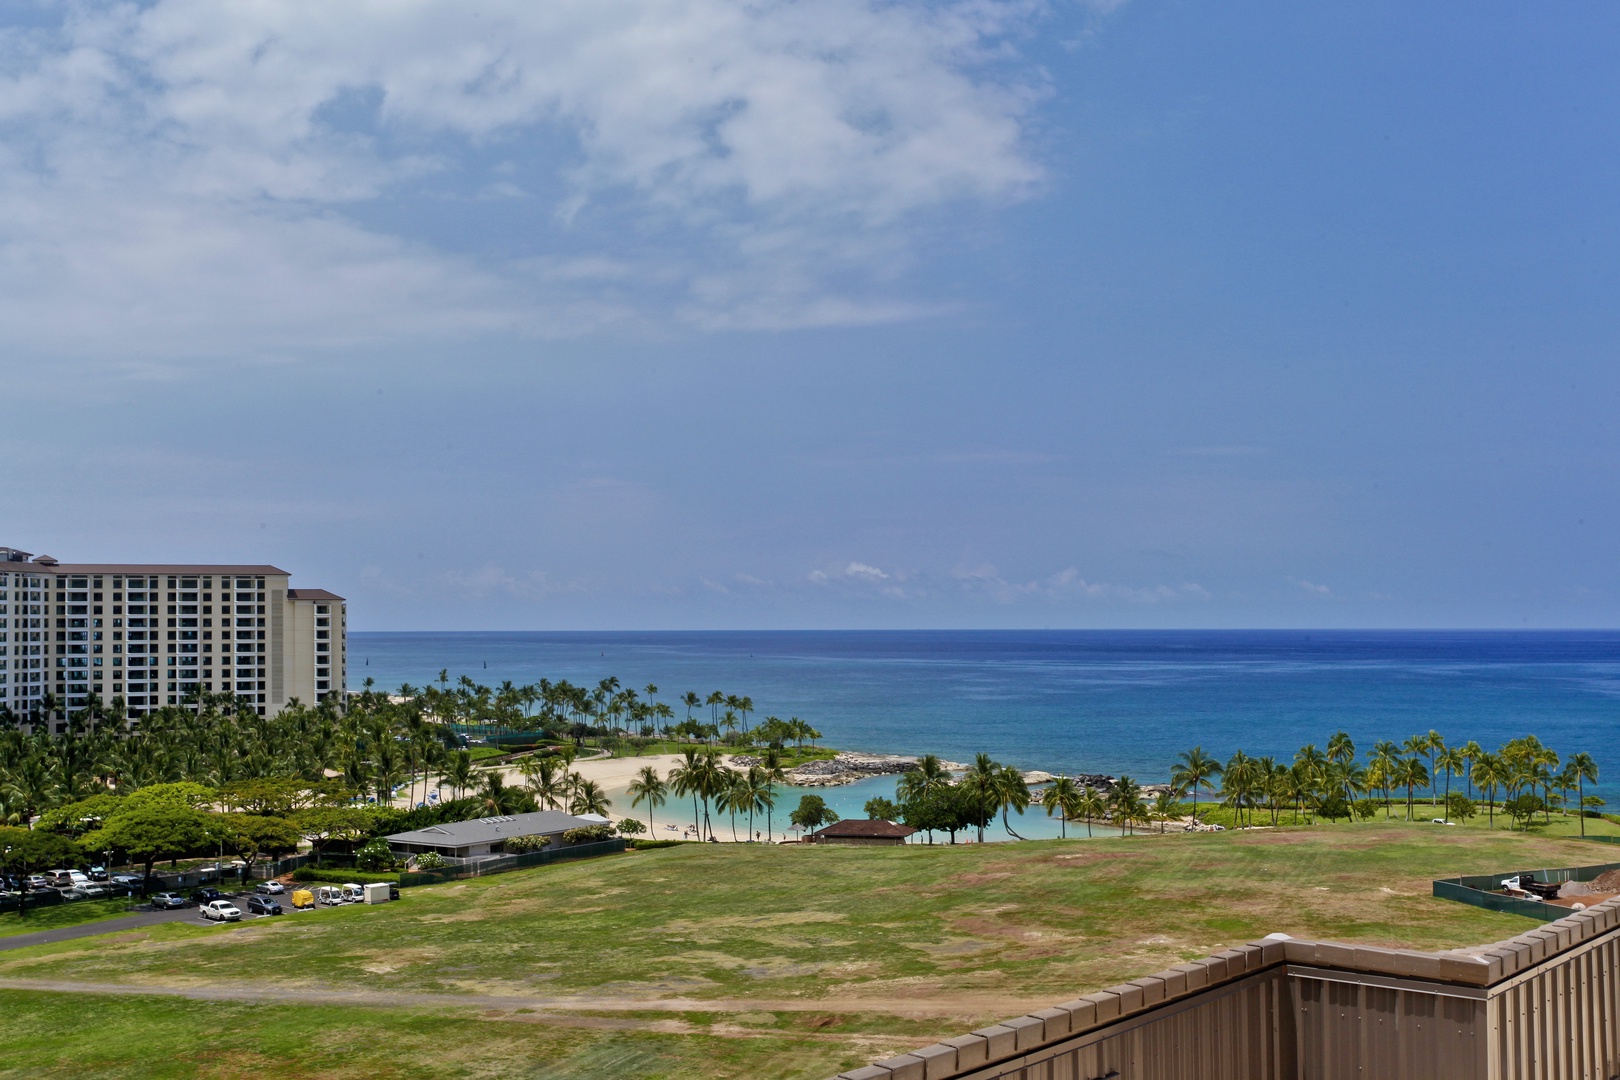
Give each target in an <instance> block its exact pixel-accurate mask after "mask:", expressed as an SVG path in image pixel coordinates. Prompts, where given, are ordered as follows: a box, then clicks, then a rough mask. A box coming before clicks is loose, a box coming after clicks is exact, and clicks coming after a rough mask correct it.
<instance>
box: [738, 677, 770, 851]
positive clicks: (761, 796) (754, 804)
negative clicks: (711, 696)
mask: <svg viewBox="0 0 1620 1080" xmlns="http://www.w3.org/2000/svg"><path fill="white" fill-rule="evenodd" d="M743 700H745V701H746V700H747V699H746V698H744V699H743ZM742 787H743V790H742V796H743V799H744V804H745V805H746V806H747V807H748V836H749V839H752V838H753V837H754V814H755V812H756V811H759V810H764V811H765V812H766V813H769V812H770V809H771V807H773V806H775V805H776V792H775V791H773V790H771V776H770V772H769V770H767V769H766V768H765V767H764V766H762V765H751V766H749V768H748V772H747V774H746V775H745V776H744V777H743V785H742ZM766 836H767V838H769V833H767V834H766Z"/></svg>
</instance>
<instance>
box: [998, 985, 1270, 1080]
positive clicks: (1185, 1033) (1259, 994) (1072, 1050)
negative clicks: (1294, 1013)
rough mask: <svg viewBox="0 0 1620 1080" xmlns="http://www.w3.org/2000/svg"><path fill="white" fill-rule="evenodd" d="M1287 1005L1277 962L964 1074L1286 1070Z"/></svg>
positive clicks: (1165, 1076)
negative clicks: (1164, 1005)
mask: <svg viewBox="0 0 1620 1080" xmlns="http://www.w3.org/2000/svg"><path fill="white" fill-rule="evenodd" d="M1287 1013H1288V980H1287V974H1286V973H1285V972H1284V971H1283V970H1282V969H1280V968H1279V969H1274V970H1272V971H1268V972H1265V973H1263V974H1260V975H1256V976H1252V977H1251V978H1249V979H1246V980H1244V981H1242V982H1240V983H1236V984H1232V985H1229V986H1223V987H1220V988H1219V989H1216V990H1212V991H1210V992H1208V993H1206V994H1199V995H1197V996H1196V997H1194V998H1192V999H1190V1000H1188V1001H1186V1002H1184V1003H1181V1004H1179V1005H1172V1006H1170V1007H1168V1008H1165V1009H1162V1010H1159V1011H1157V1012H1155V1013H1153V1014H1150V1015H1149V1016H1147V1017H1141V1018H1138V1019H1137V1020H1135V1021H1130V1020H1127V1021H1123V1022H1121V1023H1119V1024H1116V1025H1111V1026H1110V1027H1108V1028H1105V1029H1102V1030H1100V1031H1096V1032H1092V1033H1090V1034H1088V1035H1084V1036H1081V1037H1079V1038H1076V1039H1071V1040H1069V1041H1067V1042H1065V1043H1061V1044H1058V1045H1057V1046H1051V1047H1045V1048H1043V1049H1042V1050H1040V1051H1039V1052H1037V1053H1035V1054H1030V1055H1026V1056H1025V1057H1024V1058H1022V1059H1020V1060H1018V1061H1017V1062H1009V1063H1007V1064H1004V1065H1001V1066H998V1067H992V1068H989V1069H985V1070H982V1071H979V1072H975V1073H971V1074H969V1075H971V1076H972V1077H974V1078H975V1080H989V1078H992V1077H994V1078H1005V1080H1094V1078H1099V1077H1113V1076H1118V1077H1121V1078H1129V1080H1189V1078H1192V1077H1201V1078H1206V1080H1270V1078H1272V1077H1276V1078H1278V1080H1281V1078H1283V1077H1288V1078H1292V1077H1293V1075H1294V1073H1293V1063H1294V1060H1295V1054H1294V1046H1293V1041H1292V1035H1293V1031H1292V1026H1293V1025H1292V1024H1291V1023H1288V1022H1287V1021H1286V1019H1285V1018H1286V1016H1287Z"/></svg>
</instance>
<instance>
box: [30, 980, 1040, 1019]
mask: <svg viewBox="0 0 1620 1080" xmlns="http://www.w3.org/2000/svg"><path fill="white" fill-rule="evenodd" d="M0 990H32V991H43V992H48V993H57V994H124V995H129V994H135V995H154V996H159V997H183V998H189V999H192V1000H194V1001H268V1002H286V1003H289V1004H313V1005H361V1006H370V1007H376V1008H403V1009H435V1010H442V1009H445V1008H447V1007H448V1008H462V1009H482V1010H485V1011H491V1010H494V1011H499V1012H502V1013H511V1012H515V1011H516V1010H520V1009H526V1010H530V1011H529V1012H527V1013H520V1014H519V1015H517V1016H516V1017H512V1018H513V1019H520V1020H529V1019H532V1020H553V1019H554V1020H556V1021H557V1022H559V1023H561V1022H567V1023H570V1024H572V1025H574V1026H583V1027H625V1028H636V1029H639V1030H655V1031H675V1030H685V1025H684V1023H683V1022H682V1021H679V1020H644V1019H640V1018H627V1019H622V1020H621V1019H617V1018H613V1017H597V1016H581V1015H579V1014H578V1012H575V1011H574V1010H579V1011H586V1012H610V1013H611V1012H671V1013H684V1012H692V1013H746V1012H820V1013H881V1014H883V1015H885V1016H901V1017H906V1018H909V1019H924V1020H926V1019H953V1018H964V1017H965V1018H972V1019H978V1018H982V1017H989V1016H1016V1015H1019V1014H1021V1013H1025V1012H1028V1011H1030V1010H1031V1009H1041V1008H1045V1007H1046V1006H1048V1005H1051V1004H1052V1003H1053V1000H1055V999H1050V1000H1049V998H1046V997H1043V998H1040V999H1031V998H1019V997H1011V996H1008V995H1004V994H985V995H973V994H967V995H960V996H952V997H940V998H903V999H901V998H884V999H866V998H783V999H769V998H740V999H734V1000H733V999H723V998H722V999H707V998H624V997H588V996H572V997H555V996H553V997H531V996H526V995H525V996H517V995H505V994H414V993H409V992H405V991H397V990H361V989H354V990H309V989H301V988H295V987H280V986H164V985H153V984H146V983H141V984H133V983H107V982H80V981H76V980H70V979H0ZM542 1014H543V1015H542ZM671 1024H675V1025H678V1026H679V1027H678V1028H677V1027H670V1026H669V1025H671Z"/></svg>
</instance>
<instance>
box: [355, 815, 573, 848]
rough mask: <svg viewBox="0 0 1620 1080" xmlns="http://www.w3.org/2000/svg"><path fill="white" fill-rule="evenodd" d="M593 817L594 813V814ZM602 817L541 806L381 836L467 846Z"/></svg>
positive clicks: (559, 829) (398, 841)
mask: <svg viewBox="0 0 1620 1080" xmlns="http://www.w3.org/2000/svg"><path fill="white" fill-rule="evenodd" d="M593 818H594V815H593ZM601 823H602V819H601V818H594V820H593V819H592V818H581V817H575V816H574V815H572V814H565V813H563V812H562V811H561V810H542V811H540V812H539V813H537V814H513V815H510V816H503V817H487V818H477V819H476V820H473V821H452V822H447V823H446V824H443V825H429V826H428V827H427V828H425V829H412V830H411V831H410V832H402V833H395V834H394V835H393V836H386V837H384V838H383V839H385V840H388V841H390V842H392V843H396V844H427V845H431V846H433V847H467V846H468V845H471V844H487V843H491V842H493V841H496V840H510V839H511V838H512V837H514V836H544V835H546V834H548V833H559V832H563V831H565V830H568V829H583V828H585V827H586V826H589V825H600V824H601Z"/></svg>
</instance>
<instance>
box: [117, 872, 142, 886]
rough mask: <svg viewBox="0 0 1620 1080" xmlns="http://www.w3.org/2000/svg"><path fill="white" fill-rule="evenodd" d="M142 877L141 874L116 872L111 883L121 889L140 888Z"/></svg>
mask: <svg viewBox="0 0 1620 1080" xmlns="http://www.w3.org/2000/svg"><path fill="white" fill-rule="evenodd" d="M142 880H143V879H142V877H141V875H139V874H114V875H113V876H112V880H111V884H113V885H117V886H118V887H119V888H121V889H138V888H140V887H141V881H142Z"/></svg>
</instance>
